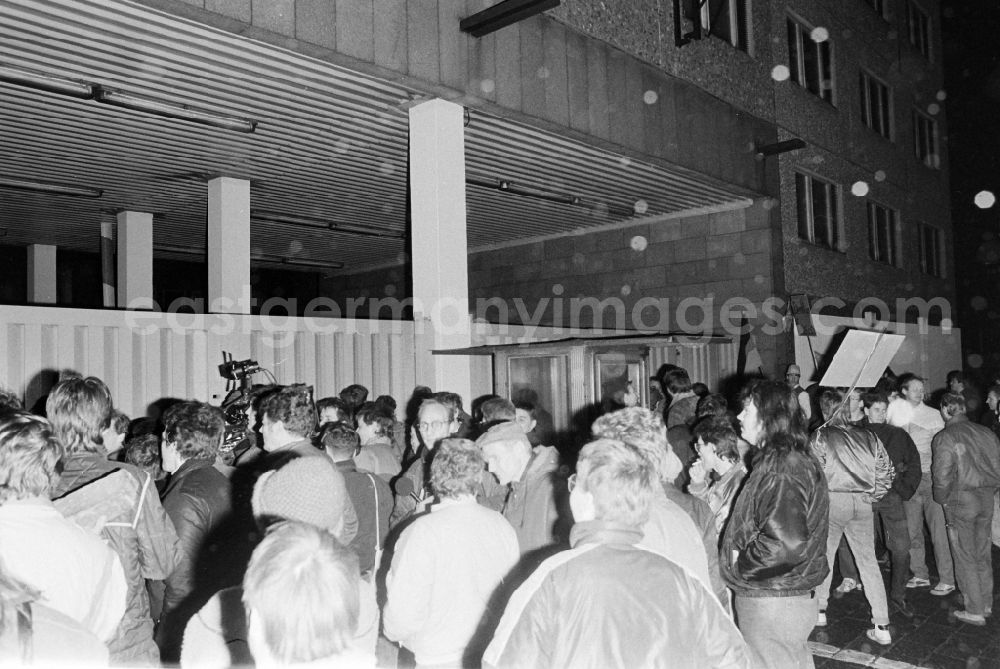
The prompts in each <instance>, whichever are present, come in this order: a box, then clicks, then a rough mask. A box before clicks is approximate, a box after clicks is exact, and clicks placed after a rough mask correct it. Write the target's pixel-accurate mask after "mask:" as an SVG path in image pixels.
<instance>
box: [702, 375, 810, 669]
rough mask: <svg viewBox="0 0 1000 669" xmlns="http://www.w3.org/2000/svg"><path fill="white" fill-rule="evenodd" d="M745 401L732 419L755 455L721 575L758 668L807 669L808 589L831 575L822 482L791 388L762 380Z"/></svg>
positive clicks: (729, 530) (725, 544) (726, 540)
mask: <svg viewBox="0 0 1000 669" xmlns="http://www.w3.org/2000/svg"><path fill="white" fill-rule="evenodd" d="M748 400H749V401H748V402H747V403H746V405H745V406H744V409H743V412H742V413H740V415H739V420H740V424H741V430H742V433H743V438H744V439H745V440H746V441H747V442H748V443H750V444H752V445H753V446H755V447H756V448H757V455H756V457H755V458H754V463H753V469H751V471H750V475H749V476H747V479H746V482H745V483H744V484H743V489H742V490H741V491H740V494H739V496H737V498H736V502H735V504H733V507H732V511H731V512H730V515H729V523H728V524H727V525H726V531H725V533H724V534H723V538H722V548H721V550H720V553H719V555H720V562H721V563H722V564H721V567H722V576H723V578H725V579H726V581H727V582H728V583H729V587H730V588H732V590H733V593H734V595H735V597H734V603H735V609H736V614H737V616H738V618H739V621H740V631H742V632H743V636H744V638H745V639H746V640H747V643H748V644H749V645H750V647H751V648H752V649H753V651H754V653H755V655H757V657H758V660H759V661H760V666H762V667H768V668H772V667H773V668H775V669H777V668H779V667H780V668H784V667H807V666H810V665H811V663H812V654H811V652H810V650H809V645H808V640H809V634H810V632H811V631H812V629H813V625H814V624H815V622H816V598H815V589H816V587H817V586H818V585H820V584H821V583H822V582H823V579H824V578H825V577H826V575H827V574H828V573H829V570H830V568H829V567H828V566H827V561H826V545H827V542H826V538H827V530H828V522H829V520H828V519H829V515H830V499H829V494H828V491H827V485H826V478H825V477H824V476H823V470H822V468H821V467H820V464H819V462H818V461H817V460H816V458H814V457H813V456H812V455H811V454H810V453H809V450H808V436H807V434H806V431H805V424H804V416H803V415H802V412H801V411H800V410H799V405H798V401H797V399H796V398H795V397H794V396H793V395H792V390H791V388H789V387H788V386H787V385H786V384H784V383H782V382H779V381H763V382H760V383H758V384H757V385H755V386H754V387H753V388H752V389H751V391H750V394H749V397H748Z"/></svg>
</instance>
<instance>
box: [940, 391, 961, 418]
mask: <svg viewBox="0 0 1000 669" xmlns="http://www.w3.org/2000/svg"><path fill="white" fill-rule="evenodd" d="M966 408H967V407H966V404H965V397H963V396H962V394H961V393H945V394H944V395H942V396H941V413H942V414H943V415H944V416H945V417H946V418H954V417H955V416H958V415H960V414H964V413H965V412H966Z"/></svg>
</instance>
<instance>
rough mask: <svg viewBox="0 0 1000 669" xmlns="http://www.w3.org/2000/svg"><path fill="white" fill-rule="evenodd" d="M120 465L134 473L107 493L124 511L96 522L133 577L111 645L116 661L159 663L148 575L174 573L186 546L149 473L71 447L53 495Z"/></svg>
mask: <svg viewBox="0 0 1000 669" xmlns="http://www.w3.org/2000/svg"><path fill="white" fill-rule="evenodd" d="M116 469H120V470H123V471H124V472H126V473H127V474H128V475H129V477H130V478H129V479H123V480H124V481H126V482H127V483H126V484H125V485H121V486H119V489H118V490H117V492H113V493H112V494H111V495H107V496H106V499H107V500H108V501H109V502H113V503H121V504H122V506H121V507H120V509H121V511H120V512H118V513H117V514H116V515H115V516H113V517H110V518H107V519H106V520H107V522H106V523H105V522H102V523H101V526H102V527H101V528H95V529H99V531H100V533H101V536H103V537H104V538H105V539H106V540H107V541H108V543H109V544H110V546H111V547H112V548H113V549H114V550H115V552H116V553H118V557H119V559H121V563H122V567H123V568H124V570H125V580H126V581H128V597H127V603H126V610H125V616H124V617H123V618H122V622H121V624H120V625H119V626H118V632H117V633H116V635H115V638H114V639H112V640H111V642H110V643H109V644H108V650H109V651H110V653H111V663H112V664H125V665H141V664H154V665H155V664H158V663H159V656H160V653H159V650H158V649H157V647H156V644H155V643H153V620H152V618H151V617H150V611H149V595H148V594H147V592H146V582H145V579H150V580H163V579H165V578H166V577H167V576H169V575H170V574H171V573H172V572H173V570H174V567H176V566H177V564H178V563H179V562H180V560H181V547H180V541H179V540H178V538H177V532H176V531H175V530H174V525H173V523H171V522H170V518H168V517H167V513H166V511H164V510H163V505H161V504H160V498H159V497H157V495H156V487H155V486H154V485H153V482H152V479H151V478H150V477H149V474H146V473H145V472H143V471H141V470H140V469H139V468H137V467H134V466H132V465H129V464H125V463H122V462H112V461H109V460H108V459H107V458H105V457H104V455H103V454H100V453H92V452H77V453H71V454H69V455H67V456H66V457H65V458H63V472H62V477H61V478H60V479H59V483H58V485H57V486H56V488H55V490H54V491H53V492H52V498H53V500H55V501H56V502H57V504H58V502H59V498H61V497H64V496H66V498H67V499H68V498H69V497H70V496H72V494H77V493H79V492H83V491H84V490H85V489H86V488H87V486H89V485H91V484H95V483H98V482H99V481H100V480H101V479H104V478H105V477H107V476H108V475H109V474H111V473H113V472H114V471H115V470H116ZM108 480H109V481H110V480H112V479H111V478H108Z"/></svg>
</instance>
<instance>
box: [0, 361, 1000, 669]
mask: <svg viewBox="0 0 1000 669" xmlns="http://www.w3.org/2000/svg"><path fill="white" fill-rule="evenodd" d="M799 380H800V373H799V370H798V368H797V367H795V366H794V365H793V366H791V367H789V369H788V370H787V375H786V379H785V381H775V380H765V379H759V380H753V381H751V382H750V383H748V384H747V385H746V386H745V388H744V389H743V391H742V392H741V394H740V396H739V397H737V398H733V399H732V400H731V401H730V400H727V398H725V397H723V396H721V395H718V394H710V393H708V392H707V388H706V387H705V386H703V385H701V387H698V386H699V385H700V384H694V383H692V380H691V378H690V377H689V375H688V373H687V372H686V371H685V370H683V369H681V368H678V367H666V368H664V369H663V370H661V372H660V374H658V376H657V377H656V385H657V387H658V388H659V390H660V394H659V399H658V400H657V401H656V402H655V403H653V405H652V406H651V407H649V408H645V407H641V406H626V407H624V408H620V409H617V410H613V411H609V412H607V413H604V414H603V415H601V416H600V417H598V418H597V419H596V420H595V421H594V422H593V424H592V425H591V426H590V434H589V435H588V439H587V440H586V443H585V445H583V446H582V448H580V449H579V450H578V452H572V449H566V448H563V449H562V450H560V449H557V448H556V447H554V446H553V445H550V444H547V443H545V442H546V441H547V439H548V436H549V435H548V433H547V432H543V431H542V430H540V429H538V428H539V418H540V417H542V416H543V415H544V409H543V408H542V407H540V406H537V405H535V404H532V403H531V402H528V401H524V400H523V399H522V400H521V401H519V402H518V403H517V404H515V403H513V402H511V401H510V400H509V399H507V398H503V397H496V396H492V397H488V398H479V400H477V401H476V402H475V403H474V404H473V406H472V407H470V409H471V413H470V412H467V411H466V410H465V406H466V405H465V403H464V398H462V397H460V396H458V395H457V394H455V393H451V392H444V391H439V392H433V391H432V390H431V389H429V388H425V387H418V388H416V389H415V390H414V393H413V395H412V397H410V398H408V402H407V403H406V405H405V407H403V408H404V411H403V412H402V414H403V415H398V409H399V407H398V406H397V403H396V401H395V400H394V399H393V398H391V397H388V396H381V397H378V398H377V399H375V400H374V401H368V390H367V389H366V388H364V387H363V386H360V385H356V384H355V385H351V386H349V387H347V388H345V389H344V390H343V391H342V392H341V393H340V394H339V396H338V397H329V398H322V399H318V400H316V399H315V398H314V397H313V396H312V390H311V389H310V388H308V387H305V386H297V385H293V386H285V387H280V386H261V387H254V388H252V389H249V390H247V392H246V397H245V400H246V402H245V429H244V428H241V430H242V432H241V433H240V434H237V437H238V438H237V439H235V440H234V439H232V438H231V437H232V432H233V426H232V425H231V424H230V425H229V426H228V435H227V420H226V416H225V415H224V413H223V412H222V411H221V410H220V409H219V408H217V407H213V406H210V405H208V404H206V403H203V402H198V401H176V402H173V403H169V406H164V405H161V406H160V409H162V411H160V412H158V413H154V414H151V415H150V416H147V417H144V418H142V419H137V420H135V421H129V419H128V418H127V417H126V416H124V415H122V414H121V413H120V412H118V411H117V410H116V409H115V407H114V403H113V399H112V397H111V393H110V392H109V390H108V388H107V386H106V385H105V384H104V383H103V382H102V381H101V380H99V379H97V378H94V377H87V378H78V377H72V378H65V379H63V380H61V381H60V382H59V383H58V384H57V385H56V386H55V387H54V388H53V389H52V390H51V392H50V394H49V396H48V398H47V401H46V402H45V412H44V413H45V416H44V417H43V416H37V415H32V414H30V413H28V412H26V411H24V410H23V409H22V408H21V406H20V402H19V400H18V398H17V397H15V396H13V395H12V394H10V393H0V663H4V664H6V663H11V664H18V663H20V664H32V663H37V664H56V665H60V664H64V665H80V664H87V665H105V666H106V665H108V664H110V665H112V666H160V665H166V666H169V665H177V664H179V665H180V666H182V667H199V668H200V667H226V666H234V665H236V666H247V665H254V664H256V665H258V666H262V667H267V666H293V665H322V666H350V667H355V666H359V667H364V666H369V667H371V666H376V665H378V666H390V667H394V666H400V667H402V666H407V665H408V664H413V663H415V665H416V666H417V667H441V668H443V667H469V666H472V667H475V666H488V667H595V668H596V667H602V668H604V667H692V668H694V667H698V668H702V667H781V668H785V667H811V666H813V661H812V656H811V654H810V650H809V646H808V637H809V635H810V633H811V632H812V630H813V629H814V628H815V627H816V626H823V625H826V624H827V622H828V621H827V603H828V601H829V599H830V596H831V589H832V588H833V583H832V580H833V574H834V566H835V564H837V563H838V562H839V571H840V574H841V575H842V580H841V582H840V584H839V585H838V586H837V587H836V590H837V591H838V592H840V593H847V592H850V591H852V590H856V589H860V590H863V593H864V595H865V596H866V597H867V599H868V602H869V605H870V607H871V622H872V627H871V629H870V630H869V631H868V636H869V638H870V639H871V640H872V641H874V642H875V643H879V644H889V643H891V641H892V632H891V629H890V627H889V626H890V622H891V620H892V616H894V615H895V616H903V617H912V615H913V614H912V611H911V609H910V606H909V605H908V603H907V591H908V590H910V589H913V588H921V587H927V588H930V587H931V585H932V584H931V581H930V578H931V573H930V570H929V567H928V564H927V560H926V551H925V539H924V525H926V526H927V530H928V532H929V536H930V542H931V546H932V551H933V555H934V558H935V560H934V564H935V565H936V577H937V582H936V583H935V584H933V588H931V590H930V591H931V593H932V594H934V595H947V594H949V593H951V592H953V591H955V589H956V588H959V589H960V590H961V593H962V595H963V599H964V608H963V609H961V610H958V611H956V612H954V615H955V617H956V618H957V619H958V620H960V621H962V622H963V623H967V624H970V625H983V624H985V618H986V617H988V616H990V615H991V614H992V592H993V582H992V564H991V558H990V549H991V523H992V521H993V513H994V504H995V498H996V493H997V489H998V487H1000V440H998V434H1000V419H998V417H997V410H998V406H997V405H998V402H1000V387H997V388H994V389H991V390H990V391H989V393H988V396H987V402H986V405H987V406H986V407H983V406H982V403H981V402H979V403H977V402H976V398H975V397H972V396H971V393H970V392H967V388H966V387H965V385H964V383H965V382H964V379H963V377H962V376H961V374H960V373H954V375H949V379H948V380H949V383H950V389H949V392H947V393H945V394H944V395H943V396H942V397H941V398H940V400H939V401H938V402H937V404H938V408H937V409H934V408H931V407H930V406H929V405H928V404H926V403H925V401H924V399H925V398H924V394H925V389H924V381H923V380H922V379H920V378H918V377H916V376H914V375H909V374H908V375H904V376H902V377H899V378H898V379H895V378H890V377H889V376H886V377H885V378H884V379H883V381H882V382H880V384H879V385H878V386H877V387H876V388H871V389H859V388H842V389H837V388H811V389H809V390H806V389H803V388H802V387H801V386H800V385H799ZM963 391H965V392H964V394H963ZM633 404H634V403H633ZM980 414H981V415H980ZM970 415H973V417H974V418H975V420H970ZM876 520H877V521H878V522H875V521H876ZM883 552H886V553H887V554H888V562H889V574H890V579H889V587H888V589H887V588H886V586H885V583H884V582H883V575H882V570H881V568H880V564H879V562H880V560H882V558H883V556H882V553H883Z"/></svg>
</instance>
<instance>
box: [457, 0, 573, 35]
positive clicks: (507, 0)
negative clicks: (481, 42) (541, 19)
mask: <svg viewBox="0 0 1000 669" xmlns="http://www.w3.org/2000/svg"><path fill="white" fill-rule="evenodd" d="M558 6H559V0H504V1H503V2H498V3H497V4H495V5H493V6H492V7H488V8H486V9H484V10H483V11H481V12H476V13H475V14H473V15H472V16H467V17H466V18H464V19H462V20H461V21H460V22H459V24H458V27H459V28H460V29H461V30H462V32H464V33H469V34H470V35H472V36H473V37H482V36H483V35H489V34H490V33H492V32H496V31H497V30H500V29H501V28H506V27H507V26H509V25H513V24H515V23H517V22H518V21H523V20H524V19H527V18H531V17H532V16H534V15H535V14H541V13H542V12H544V11H546V10H549V9H554V8H556V7H558Z"/></svg>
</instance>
